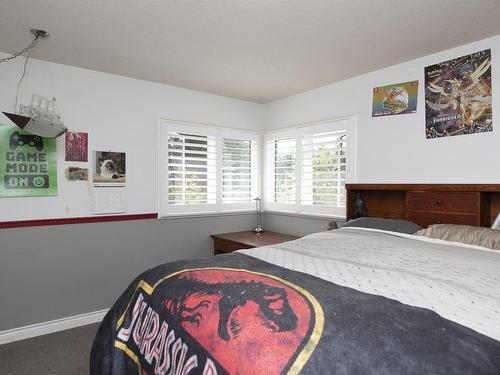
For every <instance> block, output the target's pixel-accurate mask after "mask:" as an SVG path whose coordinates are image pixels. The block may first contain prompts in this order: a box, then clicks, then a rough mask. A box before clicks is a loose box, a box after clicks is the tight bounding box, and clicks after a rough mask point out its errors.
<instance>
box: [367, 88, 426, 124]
mask: <svg viewBox="0 0 500 375" xmlns="http://www.w3.org/2000/svg"><path fill="white" fill-rule="evenodd" d="M417 95H418V81H410V82H403V83H396V84H393V85H388V86H381V87H374V88H373V105H372V117H380V116H391V115H402V114H406V113H415V112H417Z"/></svg>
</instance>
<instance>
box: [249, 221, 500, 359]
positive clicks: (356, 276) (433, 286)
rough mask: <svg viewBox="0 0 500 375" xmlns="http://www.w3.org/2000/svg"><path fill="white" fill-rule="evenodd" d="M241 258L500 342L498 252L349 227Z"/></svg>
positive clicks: (262, 248)
mask: <svg viewBox="0 0 500 375" xmlns="http://www.w3.org/2000/svg"><path fill="white" fill-rule="evenodd" d="M240 252H241V253H243V254H246V255H250V256H252V257H255V258H258V259H261V260H264V261H266V262H269V263H273V264H276V265H278V266H281V267H285V268H287V269H291V270H295V271H300V272H305V273H308V274H310V275H314V276H316V277H320V278H322V279H324V280H327V281H329V282H332V283H335V284H337V285H343V286H346V287H350V288H354V289H357V290H359V291H362V292H365V293H370V294H375V295H380V296H384V297H387V298H391V299H394V300H397V301H399V302H402V303H405V304H407V305H411V306H416V307H422V308H426V309H430V310H432V311H435V312H436V313H438V314H439V315H441V316H442V317H444V318H446V319H450V320H452V321H454V322H457V323H459V324H462V325H464V326H466V327H469V328H471V329H474V330H476V331H478V332H480V333H482V334H484V335H487V336H489V337H492V338H494V339H496V340H500V252H499V251H494V250H489V249H486V248H482V247H478V246H470V245H465V244H460V243H455V242H451V243H450V242H447V241H442V240H437V239H430V238H426V237H420V236H413V235H408V234H401V233H396V232H389V231H382V230H375V229H369V228H352V227H351V228H343V229H339V230H334V231H328V232H321V233H315V234H312V235H309V236H305V237H302V238H301V239H298V240H296V241H292V242H285V243H283V244H279V245H273V246H266V247H260V248H257V249H250V250H240ZM499 355H500V353H499Z"/></svg>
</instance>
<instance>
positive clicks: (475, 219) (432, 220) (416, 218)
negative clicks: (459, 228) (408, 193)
mask: <svg viewBox="0 0 500 375" xmlns="http://www.w3.org/2000/svg"><path fill="white" fill-rule="evenodd" d="M408 220H410V221H413V222H414V223H417V224H418V225H421V226H423V227H427V226H429V225H433V224H462V225H476V226H479V225H480V218H479V215H476V214H460V213H450V212H438V211H412V210H408Z"/></svg>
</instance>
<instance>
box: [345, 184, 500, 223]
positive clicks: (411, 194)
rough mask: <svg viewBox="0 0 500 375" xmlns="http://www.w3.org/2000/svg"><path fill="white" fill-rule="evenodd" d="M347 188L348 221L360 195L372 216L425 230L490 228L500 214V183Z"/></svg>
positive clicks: (369, 214)
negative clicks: (463, 226)
mask: <svg viewBox="0 0 500 375" xmlns="http://www.w3.org/2000/svg"><path fill="white" fill-rule="evenodd" d="M346 189H347V210H346V211H347V212H346V216H347V219H348V220H349V219H352V217H353V211H354V202H355V200H356V197H357V195H358V193H361V196H362V198H363V200H364V202H365V206H366V210H367V215H368V216H374V217H383V218H388V219H405V220H410V221H413V222H415V223H417V224H419V225H421V226H423V227H427V226H428V225H431V224H440V223H448V224H467V225H475V226H484V227H490V226H491V224H492V223H493V221H494V220H495V217H496V216H497V214H498V212H499V211H500V184H498V185H497V184H346Z"/></svg>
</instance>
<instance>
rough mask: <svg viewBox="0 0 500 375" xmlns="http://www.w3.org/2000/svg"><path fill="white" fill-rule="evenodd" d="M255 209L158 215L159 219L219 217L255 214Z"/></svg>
mask: <svg viewBox="0 0 500 375" xmlns="http://www.w3.org/2000/svg"><path fill="white" fill-rule="evenodd" d="M255 214H256V212H255V210H235V211H221V212H185V213H175V214H168V215H165V216H158V219H159V220H172V219H192V218H202V217H219V216H238V215H255Z"/></svg>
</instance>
